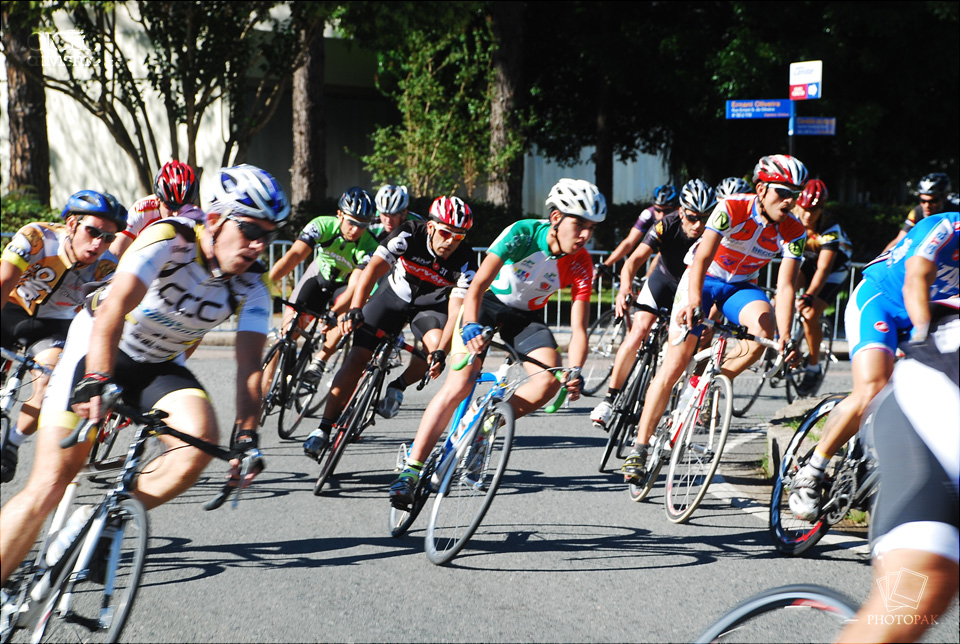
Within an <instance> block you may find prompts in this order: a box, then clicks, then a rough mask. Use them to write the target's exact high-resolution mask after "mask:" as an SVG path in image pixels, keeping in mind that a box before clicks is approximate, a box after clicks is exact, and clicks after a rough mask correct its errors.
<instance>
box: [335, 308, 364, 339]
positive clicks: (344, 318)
mask: <svg viewBox="0 0 960 644" xmlns="http://www.w3.org/2000/svg"><path fill="white" fill-rule="evenodd" d="M361 324H363V309H361V308H359V307H355V308H352V309H350V310H349V311H347V312H346V313H344V314H343V315H341V316H340V332H341V333H343V334H344V335H346V334H348V333H350V332H351V331H353V330H354V329H356V328H357V327H358V326H360V325H361Z"/></svg>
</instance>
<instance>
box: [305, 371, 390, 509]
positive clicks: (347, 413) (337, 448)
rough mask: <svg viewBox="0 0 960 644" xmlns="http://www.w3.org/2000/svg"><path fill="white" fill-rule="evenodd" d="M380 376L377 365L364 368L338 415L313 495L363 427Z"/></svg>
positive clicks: (323, 483) (322, 484)
mask: <svg viewBox="0 0 960 644" xmlns="http://www.w3.org/2000/svg"><path fill="white" fill-rule="evenodd" d="M382 379H383V376H382V372H381V371H380V370H379V368H374V369H371V370H369V371H365V372H364V374H363V376H362V377H361V379H360V382H359V383H358V384H357V388H356V389H355V390H354V393H353V395H352V396H351V397H350V401H349V402H348V403H347V406H346V408H345V409H344V410H343V413H342V414H340V420H339V421H337V424H336V425H335V427H334V429H336V433H335V434H334V435H333V437H332V438H333V441H332V442H331V443H330V447H329V448H328V450H327V458H326V459H325V460H324V461H323V466H322V467H321V468H320V474H319V476H318V477H317V482H316V484H315V485H314V486H313V494H314V496H320V493H321V492H322V491H323V486H324V485H326V483H327V481H328V480H330V477H331V476H333V472H334V470H335V469H336V468H337V464H338V463H339V462H340V457H341V456H343V452H344V450H346V449H347V445H348V444H349V443H351V442H353V440H354V439H355V438H356V437H357V436H359V435H360V432H362V431H363V428H364V427H365V426H366V421H367V419H369V417H370V415H371V412H372V410H371V406H372V403H373V399H374V394H375V393H376V391H377V389H379V386H380V380H382Z"/></svg>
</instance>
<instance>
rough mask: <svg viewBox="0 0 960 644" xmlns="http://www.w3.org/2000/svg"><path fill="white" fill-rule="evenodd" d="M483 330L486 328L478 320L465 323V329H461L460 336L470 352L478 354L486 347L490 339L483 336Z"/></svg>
mask: <svg viewBox="0 0 960 644" xmlns="http://www.w3.org/2000/svg"><path fill="white" fill-rule="evenodd" d="M483 330H484V328H483V327H482V326H480V325H479V324H477V323H476V322H469V323H467V324H464V325H463V329H462V330H461V331H460V337H461V339H462V340H463V344H464V346H465V347H466V348H467V351H468V352H470V353H474V354H476V353H480V352H481V351H483V350H484V349H485V348H486V346H487V344H488V343H489V342H490V340H489V339H486V340H485V339H484V338H483Z"/></svg>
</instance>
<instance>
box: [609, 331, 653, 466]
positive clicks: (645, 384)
mask: <svg viewBox="0 0 960 644" xmlns="http://www.w3.org/2000/svg"><path fill="white" fill-rule="evenodd" d="M648 355H649V356H650V361H649V363H648V364H647V366H646V369H645V370H644V372H643V378H642V379H641V380H640V388H639V389H638V390H637V393H636V396H637V403H636V406H635V408H634V409H635V411H634V415H633V422H631V423H628V425H627V431H626V432H624V435H623V437H622V439H621V440H620V446H619V447H617V458H619V459H621V460H623V459H625V458H626V457H627V453H628V450H630V449H632V448H633V444H634V443H635V442H636V441H637V427H638V426H639V424H640V415H641V414H642V413H643V406H644V405H646V404H647V389H648V388H649V387H650V383H651V382H652V381H653V378H654V376H655V375H656V373H657V356H659V355H660V351H659V347H658V345H654V351H653V352H651V353H649V354H648Z"/></svg>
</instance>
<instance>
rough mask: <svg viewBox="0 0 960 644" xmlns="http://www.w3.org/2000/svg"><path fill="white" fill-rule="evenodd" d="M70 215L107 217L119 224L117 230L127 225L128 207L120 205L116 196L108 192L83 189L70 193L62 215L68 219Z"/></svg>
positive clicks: (123, 228)
mask: <svg viewBox="0 0 960 644" xmlns="http://www.w3.org/2000/svg"><path fill="white" fill-rule="evenodd" d="M70 215H76V216H78V217H84V216H86V215H93V216H94V217H100V218H101V219H107V220H109V221H112V222H113V223H115V224H116V225H117V232H119V231H121V230H125V229H126V227H127V209H126V208H124V207H123V206H122V205H120V202H119V201H117V198H116V197H114V196H113V195H111V194H107V193H106V192H95V191H93V190H81V191H80V192H75V193H74V194H72V195H70V198H69V199H67V205H66V206H64V207H63V212H61V213H60V216H61V217H62V218H64V219H66V218H67V217H69V216H70Z"/></svg>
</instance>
